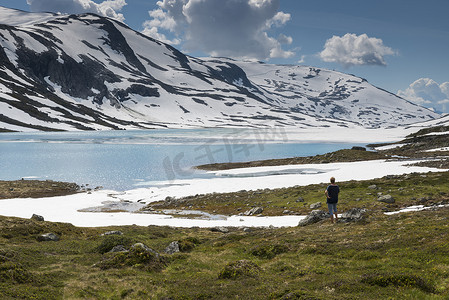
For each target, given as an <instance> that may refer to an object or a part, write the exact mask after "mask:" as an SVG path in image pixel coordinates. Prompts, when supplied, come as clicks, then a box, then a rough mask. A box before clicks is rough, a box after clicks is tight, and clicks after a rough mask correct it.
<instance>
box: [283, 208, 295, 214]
mask: <svg viewBox="0 0 449 300" xmlns="http://www.w3.org/2000/svg"><path fill="white" fill-rule="evenodd" d="M282 213H283V214H284V215H289V214H291V213H293V212H292V211H291V210H288V209H286V210H284V211H283V212H282Z"/></svg>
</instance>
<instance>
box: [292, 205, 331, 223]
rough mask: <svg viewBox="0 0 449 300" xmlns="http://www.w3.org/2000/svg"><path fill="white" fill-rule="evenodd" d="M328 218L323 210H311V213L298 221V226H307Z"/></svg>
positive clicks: (327, 214)
mask: <svg viewBox="0 0 449 300" xmlns="http://www.w3.org/2000/svg"><path fill="white" fill-rule="evenodd" d="M328 218H329V213H328V212H325V211H324V210H320V209H317V210H312V212H311V213H310V214H309V215H308V216H307V217H305V218H304V219H302V220H301V221H299V223H298V226H307V225H310V224H314V223H317V222H319V221H321V220H325V219H328Z"/></svg>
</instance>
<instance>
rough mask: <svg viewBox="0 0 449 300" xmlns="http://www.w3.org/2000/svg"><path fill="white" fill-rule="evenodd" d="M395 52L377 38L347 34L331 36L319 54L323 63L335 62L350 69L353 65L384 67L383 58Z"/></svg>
mask: <svg viewBox="0 0 449 300" xmlns="http://www.w3.org/2000/svg"><path fill="white" fill-rule="evenodd" d="M393 54H395V52H394V51H393V50H392V49H391V48H389V47H387V46H385V45H384V44H383V41H382V40H381V39H378V38H372V37H368V36H367V35H366V34H361V35H359V36H357V35H356V34H353V33H347V34H345V35H344V36H342V37H339V36H333V37H332V38H330V39H328V40H327V41H326V44H325V45H324V50H323V51H321V52H320V53H319V56H320V58H321V59H322V60H323V61H325V62H335V63H339V64H341V65H343V66H344V67H350V66H355V65H381V66H384V65H386V62H385V60H384V56H386V55H393Z"/></svg>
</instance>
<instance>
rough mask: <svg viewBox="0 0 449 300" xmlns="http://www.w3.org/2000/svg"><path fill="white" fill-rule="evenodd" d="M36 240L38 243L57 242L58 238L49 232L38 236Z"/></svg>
mask: <svg viewBox="0 0 449 300" xmlns="http://www.w3.org/2000/svg"><path fill="white" fill-rule="evenodd" d="M36 239H37V240H38V241H39V242H57V241H59V236H57V235H56V234H54V233H51V232H50V233H45V234H41V235H38V236H37V238H36Z"/></svg>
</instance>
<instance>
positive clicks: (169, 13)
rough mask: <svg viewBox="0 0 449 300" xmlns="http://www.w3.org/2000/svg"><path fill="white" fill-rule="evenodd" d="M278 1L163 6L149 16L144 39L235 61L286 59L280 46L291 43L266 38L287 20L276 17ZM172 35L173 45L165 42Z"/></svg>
mask: <svg viewBox="0 0 449 300" xmlns="http://www.w3.org/2000/svg"><path fill="white" fill-rule="evenodd" d="M279 2H280V0H163V1H158V2H157V5H158V6H159V8H157V9H155V10H152V11H150V12H149V14H150V17H151V19H150V20H148V21H146V22H145V23H144V24H143V25H144V30H143V33H144V34H147V35H149V36H151V37H153V38H156V39H161V40H163V41H164V42H168V43H171V44H180V43H181V42H182V44H183V48H184V49H185V50H187V51H202V52H205V53H208V54H209V55H213V56H227V57H236V58H255V59H267V58H287V57H291V56H294V54H295V53H294V52H293V51H286V50H284V49H283V48H282V45H290V44H291V43H292V41H293V39H292V38H291V37H289V36H286V35H284V34H279V35H278V37H277V38H275V37H272V36H270V35H269V34H268V31H269V30H270V29H273V28H280V27H282V26H284V25H285V24H286V23H287V22H288V21H289V20H290V18H291V16H290V14H287V13H284V12H281V11H278V10H279ZM168 35H170V36H171V37H173V38H172V39H169V38H167V36H168Z"/></svg>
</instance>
